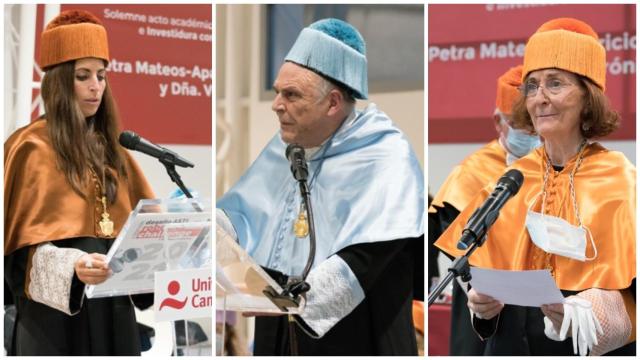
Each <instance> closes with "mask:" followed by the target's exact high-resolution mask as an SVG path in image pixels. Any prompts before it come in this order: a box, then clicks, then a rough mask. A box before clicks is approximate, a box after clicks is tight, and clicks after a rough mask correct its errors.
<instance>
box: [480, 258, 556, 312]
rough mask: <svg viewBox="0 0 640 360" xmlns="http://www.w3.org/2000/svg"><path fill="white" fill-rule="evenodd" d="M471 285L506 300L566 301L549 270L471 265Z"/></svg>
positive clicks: (529, 303) (523, 302)
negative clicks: (505, 268)
mask: <svg viewBox="0 0 640 360" xmlns="http://www.w3.org/2000/svg"><path fill="white" fill-rule="evenodd" d="M471 286H472V287H473V288H474V289H475V290H476V291H477V292H479V293H481V294H485V295H489V296H491V297H492V298H494V299H497V300H500V301H501V302H502V303H504V304H511V305H520V306H534V307H540V305H544V304H561V303H564V296H562V293H561V292H560V289H558V287H557V286H556V283H555V281H554V280H553V278H552V277H551V272H549V270H530V271H509V270H494V269H483V268H477V267H471Z"/></svg>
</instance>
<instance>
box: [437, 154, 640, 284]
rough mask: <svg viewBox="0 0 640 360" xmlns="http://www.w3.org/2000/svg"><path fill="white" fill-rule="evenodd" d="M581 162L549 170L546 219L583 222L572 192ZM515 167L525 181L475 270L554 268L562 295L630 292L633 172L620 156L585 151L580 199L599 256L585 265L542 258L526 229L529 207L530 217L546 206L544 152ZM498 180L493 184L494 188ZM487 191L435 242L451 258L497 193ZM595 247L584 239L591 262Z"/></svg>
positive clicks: (478, 252)
mask: <svg viewBox="0 0 640 360" xmlns="http://www.w3.org/2000/svg"><path fill="white" fill-rule="evenodd" d="M576 160H577V155H576V156H574V158H573V159H571V160H570V161H569V162H568V163H567V164H566V165H565V167H564V169H563V170H562V171H560V172H555V171H553V169H551V170H550V176H549V180H548V184H547V204H546V209H545V212H544V213H545V214H547V215H552V216H557V217H560V218H562V219H565V220H567V221H568V222H570V223H571V224H573V225H576V226H577V224H578V221H577V219H576V216H575V211H574V209H573V202H572V200H571V195H570V191H569V174H570V173H571V171H572V170H573V167H574V166H575V163H576ZM510 168H515V169H519V170H520V171H522V174H523V175H524V183H523V185H522V187H521V188H520V191H519V192H518V194H516V195H515V196H514V197H513V198H512V199H510V200H509V201H508V202H507V203H506V204H505V206H504V207H503V208H502V210H501V211H500V216H499V217H498V219H497V221H496V222H495V223H494V224H493V226H492V227H491V228H490V229H489V232H488V237H487V241H486V242H485V244H484V245H483V246H482V247H480V248H478V249H477V250H476V251H475V253H474V254H473V255H472V256H471V258H470V263H471V265H474V266H479V267H485V268H493V269H503V270H535V269H545V268H549V269H550V270H551V271H552V275H553V276H554V278H555V281H556V284H557V285H558V287H559V288H560V289H563V290H573V291H581V290H584V289H588V288H594V287H595V288H602V289H610V290H613V289H625V288H627V287H629V285H630V284H631V281H632V280H633V279H634V278H635V277H636V235H635V234H636V210H635V209H636V208H635V204H636V170H635V167H634V166H633V165H632V164H631V163H630V162H629V160H627V158H626V157H624V155H622V154H621V153H619V152H615V151H609V150H607V149H605V148H604V147H602V146H601V145H600V144H598V143H594V144H591V145H588V146H587V148H586V149H585V151H584V159H583V161H582V165H580V167H579V168H578V171H577V173H576V174H575V178H574V181H575V193H576V199H577V203H578V207H579V211H580V217H581V220H582V223H583V225H584V226H586V227H587V228H589V229H590V230H591V234H592V235H593V239H594V241H595V245H596V247H597V250H598V255H597V257H596V258H595V259H594V260H591V261H589V260H587V261H585V262H581V261H577V260H573V259H570V258H567V257H563V256H557V255H553V254H548V253H545V252H544V251H543V250H541V249H539V248H538V247H537V246H535V245H534V244H533V242H532V241H531V239H530V238H529V233H528V231H527V228H526V226H525V217H526V215H527V209H528V207H529V205H531V204H532V203H534V202H535V203H534V204H533V205H534V206H533V207H532V211H536V212H540V211H541V209H540V208H541V207H542V196H538V195H539V194H540V192H541V191H542V184H543V176H544V172H545V159H544V149H543V148H542V147H541V148H539V149H536V150H534V151H533V152H531V153H530V154H529V155H527V156H526V157H524V158H522V159H520V160H518V161H516V162H515V163H513V164H512V166H511V167H510ZM496 180H497V179H495V178H494V182H495V181H496ZM493 186H494V185H493V184H491V185H490V186H487V187H485V188H484V189H483V190H482V191H481V192H480V194H478V195H477V196H476V197H475V198H474V199H473V200H472V201H471V202H470V203H469V205H468V207H467V208H466V209H465V210H464V211H463V212H462V213H461V214H460V215H459V216H458V217H457V218H456V220H455V221H454V222H453V223H452V224H451V226H450V227H449V228H448V229H447V231H445V233H444V234H442V236H441V237H440V238H439V239H438V241H437V242H436V246H438V247H439V248H440V249H442V250H443V251H445V252H447V253H449V254H450V255H453V256H459V255H462V254H463V253H464V252H463V251H459V250H457V249H456V244H457V241H458V239H459V238H460V234H461V233H462V230H463V229H464V226H465V225H466V223H467V220H468V219H469V217H470V216H471V214H472V213H473V211H474V210H475V209H476V208H477V207H479V206H480V205H481V204H482V202H483V201H484V200H485V199H486V198H487V197H488V195H489V193H490V192H491V191H492V190H493ZM593 254H594V249H593V247H592V245H591V242H590V241H589V239H588V238H587V251H586V256H587V257H591V256H593Z"/></svg>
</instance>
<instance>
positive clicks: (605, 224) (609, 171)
mask: <svg viewBox="0 0 640 360" xmlns="http://www.w3.org/2000/svg"><path fill="white" fill-rule="evenodd" d="M605 61H606V59H605V49H604V47H603V46H602V45H601V44H600V42H599V41H598V35H597V34H596V33H595V32H594V31H593V29H592V28H591V27H590V26H589V25H587V24H586V23H584V22H582V21H579V20H575V19H568V18H561V19H555V20H551V21H549V22H547V23H545V24H543V25H542V26H541V27H540V28H539V29H538V31H537V32H536V33H535V34H534V35H533V36H531V38H530V39H529V41H528V43H527V46H526V49H525V56H524V68H523V86H522V94H523V96H522V97H521V98H520V100H519V101H518V102H517V103H516V104H515V107H514V121H515V123H516V125H518V126H519V127H521V128H528V129H529V130H530V131H531V132H532V133H533V132H535V133H537V134H539V135H540V136H541V137H542V138H543V139H544V146H542V147H540V148H539V149H537V150H535V151H533V152H532V153H530V154H529V155H528V156H526V157H524V158H522V159H520V160H518V161H516V162H515V163H514V164H513V165H512V166H511V168H514V169H518V170H520V171H521V172H522V173H523V175H524V182H523V184H522V187H521V189H520V191H519V192H518V193H517V195H515V196H514V198H513V199H511V200H510V201H509V202H508V203H507V204H506V205H505V206H504V207H503V208H502V211H501V213H500V217H499V218H498V220H497V221H496V223H495V224H494V225H493V226H492V227H491V229H490V230H489V232H488V237H487V241H486V243H485V244H484V246H482V247H481V248H479V249H478V250H477V251H476V252H475V253H474V254H473V255H472V257H471V258H470V263H471V265H473V266H478V267H484V268H493V269H503V270H540V269H548V270H550V272H551V275H552V276H553V278H554V280H555V282H556V285H557V286H558V288H560V289H561V290H562V292H563V295H564V296H565V301H564V304H546V305H542V306H541V307H540V308H533V307H520V306H513V305H504V304H502V303H501V302H500V301H499V300H496V299H493V298H491V297H490V296H488V295H484V294H480V293H477V292H476V291H475V290H474V289H471V290H470V291H469V302H468V306H469V309H470V310H471V313H472V322H473V326H474V329H475V330H476V332H477V333H478V335H479V336H480V337H481V338H482V339H484V340H486V341H487V343H486V347H485V354H493V355H498V354H500V355H570V354H574V353H575V354H577V353H580V354H581V355H586V354H587V353H588V354H590V355H601V354H605V353H619V354H635V277H636V265H635V258H636V255H635V251H636V249H635V241H636V240H635V219H636V216H635V186H636V179H635V167H634V166H633V165H632V164H631V163H630V162H629V161H628V160H627V158H626V157H625V156H624V155H623V154H621V153H619V152H615V151H610V150H607V149H606V148H604V147H603V146H602V145H600V144H599V143H597V142H595V141H593V139H594V138H598V137H602V136H606V135H608V134H610V133H611V132H612V131H614V130H615V129H616V127H617V126H618V123H619V116H618V114H617V113H615V112H614V111H613V110H612V109H611V108H610V107H609V103H608V100H607V98H606V97H605V95H604V89H605V73H606V63H605ZM491 189H492V187H487V188H485V190H483V192H482V193H481V194H480V195H478V196H477V197H476V198H475V199H474V200H473V201H472V202H471V203H470V205H469V206H468V207H467V208H466V209H465V210H464V211H463V212H462V213H461V214H460V216H459V217H458V218H457V219H456V221H455V222H454V223H453V224H452V225H451V226H450V227H449V228H448V229H447V231H446V232H445V233H444V234H443V235H442V236H441V237H440V238H439V240H438V241H437V243H436V245H437V246H439V247H440V248H441V249H443V250H444V251H446V252H447V253H449V254H451V255H454V256H458V255H461V252H460V251H458V250H456V242H457V240H458V239H459V237H460V234H461V232H462V229H463V228H464V226H465V224H466V222H467V220H468V219H469V218H470V216H471V214H472V212H473V211H474V210H475V209H476V208H477V207H478V206H479V205H480V204H481V203H482V202H483V201H484V200H485V198H486V197H487V195H488V193H489V191H491ZM569 329H571V332H569V331H568V330H569Z"/></svg>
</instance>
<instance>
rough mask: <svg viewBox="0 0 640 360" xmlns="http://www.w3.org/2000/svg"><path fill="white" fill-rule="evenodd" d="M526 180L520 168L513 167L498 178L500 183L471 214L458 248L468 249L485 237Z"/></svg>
mask: <svg viewBox="0 0 640 360" xmlns="http://www.w3.org/2000/svg"><path fill="white" fill-rule="evenodd" d="M523 180H524V178H523V176H522V173H521V172H520V171H519V170H516V169H511V170H509V171H507V172H506V173H505V174H504V175H502V177H501V178H500V179H499V180H498V184H497V185H496V187H495V189H493V192H492V193H491V195H489V197H488V198H487V200H485V201H484V203H483V204H482V205H481V206H480V207H479V208H478V209H476V211H475V212H474V213H473V214H472V215H471V217H470V218H469V221H468V222H467V225H466V226H465V228H464V230H462V236H461V237H460V240H459V241H458V249H459V250H466V249H467V248H468V247H469V246H470V245H471V244H473V243H474V242H477V241H479V240H481V239H483V238H484V236H485V235H486V233H487V230H489V227H491V225H493V223H494V222H495V221H496V219H497V218H498V215H499V214H500V209H502V207H503V206H504V204H505V203H506V202H507V200H509V199H510V198H511V197H512V196H513V195H515V194H517V193H518V190H520V187H521V186H522V181H523Z"/></svg>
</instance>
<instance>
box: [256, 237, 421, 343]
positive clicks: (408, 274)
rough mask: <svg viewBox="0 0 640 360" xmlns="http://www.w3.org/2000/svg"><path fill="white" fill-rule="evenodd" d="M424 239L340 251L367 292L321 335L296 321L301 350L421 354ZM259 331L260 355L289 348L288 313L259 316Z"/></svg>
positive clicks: (364, 245)
mask: <svg viewBox="0 0 640 360" xmlns="http://www.w3.org/2000/svg"><path fill="white" fill-rule="evenodd" d="M420 241H422V242H423V241H424V236H421V237H418V238H411V239H400V240H393V241H385V242H378V243H371V244H357V245H352V246H349V247H347V248H345V249H342V250H341V251H339V252H338V253H337V254H336V255H337V256H339V257H340V258H341V259H342V260H343V261H344V262H345V263H346V264H347V265H348V266H349V268H350V269H351V271H352V272H353V274H354V275H355V276H356V278H357V279H358V283H359V284H360V286H361V287H362V289H363V291H364V294H365V298H364V300H363V301H362V302H361V303H360V304H359V305H358V306H356V308H355V309H354V310H353V311H352V312H351V313H349V314H348V315H347V316H346V317H344V318H343V319H342V320H340V321H339V322H338V323H337V324H336V325H334V326H333V327H332V328H331V329H330V330H329V331H328V332H327V333H326V334H325V335H324V336H323V337H322V338H320V339H314V338H312V337H310V336H308V335H307V333H306V332H305V331H302V330H301V329H300V328H299V327H296V330H295V331H296V338H297V342H298V350H299V354H300V355H417V344H416V337H415V329H414V327H413V318H412V304H413V298H414V274H415V272H416V268H419V269H424V263H423V262H421V261H420V259H422V261H424V260H423V259H424V255H422V257H420V256H416V255H417V254H415V249H416V247H419V244H417V242H420ZM423 246H424V245H423ZM422 254H424V253H422ZM255 335H256V336H255V337H256V341H255V350H254V354H255V355H286V354H288V353H289V350H288V349H289V334H288V328H287V322H286V317H257V318H256V332H255Z"/></svg>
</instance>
